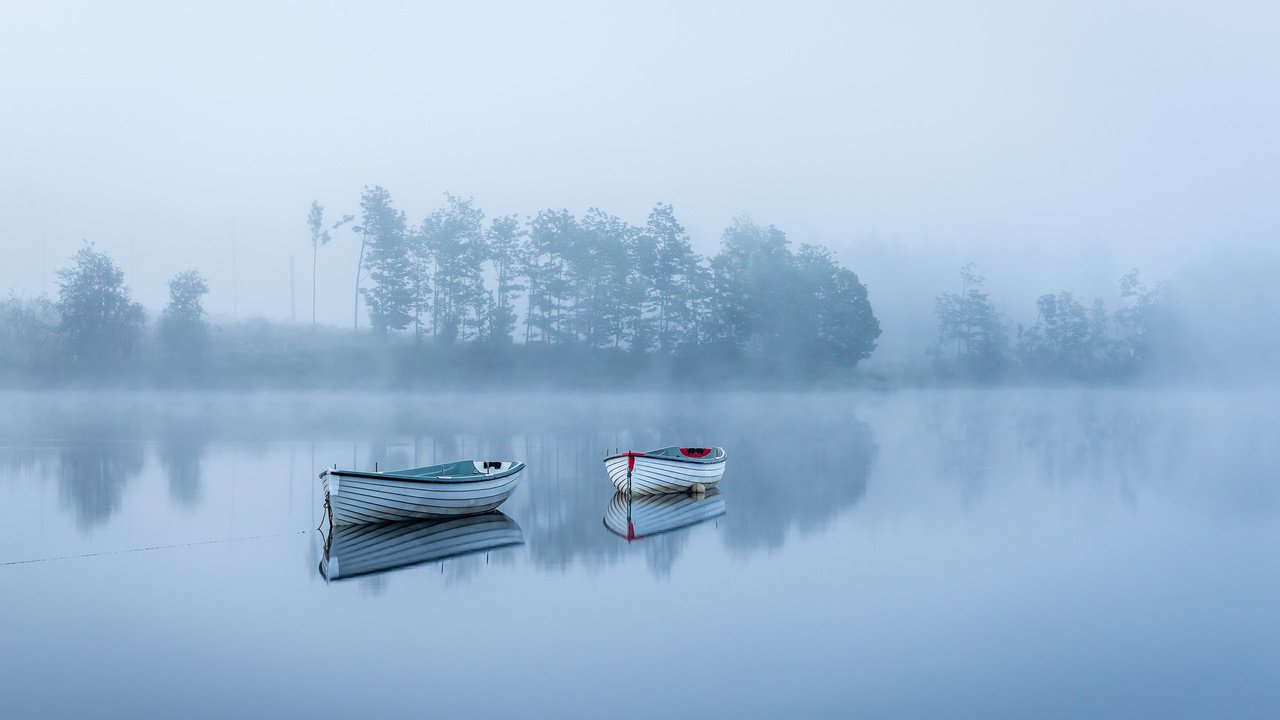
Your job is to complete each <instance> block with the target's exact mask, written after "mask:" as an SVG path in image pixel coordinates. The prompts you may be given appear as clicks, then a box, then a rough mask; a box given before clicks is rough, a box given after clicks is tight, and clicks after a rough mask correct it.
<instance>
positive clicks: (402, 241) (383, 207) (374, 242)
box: [360, 186, 417, 334]
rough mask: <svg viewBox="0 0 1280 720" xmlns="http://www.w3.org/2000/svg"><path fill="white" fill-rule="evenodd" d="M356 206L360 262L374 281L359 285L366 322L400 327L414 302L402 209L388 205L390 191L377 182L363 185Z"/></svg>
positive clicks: (410, 315) (379, 328) (406, 322)
mask: <svg viewBox="0 0 1280 720" xmlns="http://www.w3.org/2000/svg"><path fill="white" fill-rule="evenodd" d="M360 209H361V210H362V211H363V216H362V217H361V223H360V230H361V235H362V237H363V238H365V239H367V246H368V247H367V250H368V252H367V254H365V253H362V255H363V257H362V258H361V262H362V264H363V265H364V266H365V267H367V268H368V269H369V279H370V280H372V281H373V283H374V284H373V286H372V287H369V288H362V289H360V292H361V294H363V295H364V298H365V303H366V304H367V305H368V306H369V322H370V323H371V324H372V325H373V329H374V330H375V331H376V332H378V333H383V334H385V333H386V332H387V331H389V330H403V329H405V328H406V327H408V326H409V323H411V322H412V321H413V318H414V312H415V307H416V305H417V298H416V297H415V292H414V290H415V283H414V281H413V278H414V277H415V272H414V266H413V259H412V257H411V256H410V252H409V243H408V238H407V237H406V235H405V218H404V212H403V211H400V210H396V209H395V208H394V207H393V206H392V204H391V194H390V193H388V192H387V191H386V190H385V189H384V188H382V187H380V186H378V187H374V188H372V189H369V188H366V189H365V191H364V195H362V196H361V198H360Z"/></svg>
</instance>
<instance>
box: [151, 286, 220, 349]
mask: <svg viewBox="0 0 1280 720" xmlns="http://www.w3.org/2000/svg"><path fill="white" fill-rule="evenodd" d="M208 292H209V286H208V284H207V283H206V282H205V279H204V277H203V276H201V275H200V273H198V272H196V271H195V270H187V271H185V272H181V273H178V274H177V275H175V276H174V277H173V279H172V280H170V281H169V304H168V305H166V306H165V308H164V310H163V311H162V312H161V313H160V322H159V328H158V331H159V336H160V343H161V345H162V346H163V347H164V349H165V352H166V353H168V355H169V356H170V357H171V358H175V359H181V360H182V361H183V362H185V363H189V364H191V363H198V362H200V361H201V360H202V359H203V358H204V357H205V351H206V350H207V348H208V345H209V328H208V325H206V324H205V321H204V306H203V305H202V304H201V301H202V298H203V297H204V296H205V295H206V294H207V293H208Z"/></svg>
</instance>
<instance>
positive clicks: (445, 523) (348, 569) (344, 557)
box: [320, 512, 524, 580]
mask: <svg viewBox="0 0 1280 720" xmlns="http://www.w3.org/2000/svg"><path fill="white" fill-rule="evenodd" d="M522 543H524V534H523V532H521V530H520V526H519V525H517V524H516V522H515V521H514V520H512V519H511V518H509V517H507V516H506V515H503V514H502V513H500V512H491V513H485V514H483V515H467V516H464V517H457V518H451V519H448V520H414V521H409V522H400V523H377V524H366V525H343V526H338V527H334V528H331V529H330V530H329V534H328V536H327V537H326V538H325V546H324V556H323V558H322V559H321V561H320V573H321V575H323V576H324V578H325V579H326V580H342V579H344V578H349V577H357V576H362V575H371V574H375V573H382V572H387V571H389V570H396V569H400V568H406V567H411V566H414V565H420V564H422V563H427V562H435V561H439V560H445V559H447V558H454V557H459V556H462V555H470V554H472V553H477V552H486V551H489V550H494V549H497V548H501V547H508V546H511V545H520V544H522Z"/></svg>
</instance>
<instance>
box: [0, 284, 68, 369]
mask: <svg viewBox="0 0 1280 720" xmlns="http://www.w3.org/2000/svg"><path fill="white" fill-rule="evenodd" d="M57 340H58V311H57V307H56V306H55V305H54V303H53V302H51V301H50V300H49V298H47V297H45V296H43V295H41V296H39V297H36V298H32V299H30V300H27V299H24V298H21V297H18V296H16V295H10V296H9V299H8V300H6V301H4V302H3V303H0V370H12V371H15V372H17V373H19V374H26V375H32V374H38V373H40V372H42V371H47V370H48V369H49V368H50V367H51V365H52V364H53V361H54V360H55V359H56V357H57Z"/></svg>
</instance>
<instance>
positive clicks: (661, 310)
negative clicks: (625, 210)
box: [640, 203, 698, 352]
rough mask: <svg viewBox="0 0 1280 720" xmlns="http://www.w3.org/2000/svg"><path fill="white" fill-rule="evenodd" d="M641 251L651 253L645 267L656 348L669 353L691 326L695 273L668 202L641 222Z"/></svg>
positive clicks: (686, 240)
mask: <svg viewBox="0 0 1280 720" xmlns="http://www.w3.org/2000/svg"><path fill="white" fill-rule="evenodd" d="M644 235H645V251H646V253H649V252H651V253H652V257H653V262H652V264H648V265H642V266H640V267H642V268H647V269H648V273H649V279H650V282H649V283H648V285H649V291H650V292H651V293H652V299H651V302H652V305H653V307H654V308H655V314H656V323H657V339H658V349H659V350H660V351H662V352H670V351H671V350H672V349H673V348H674V346H675V345H677V344H679V342H680V341H681V339H682V338H685V337H687V335H688V332H689V329H690V327H691V326H692V325H693V321H694V318H693V303H694V298H693V294H692V281H691V278H692V277H693V276H694V275H695V274H697V272H698V270H697V268H698V257H697V255H695V254H694V252H693V246H692V245H691V244H690V242H689V236H688V235H687V234H686V233H685V230H684V226H682V225H681V224H680V223H679V222H678V221H677V220H676V216H675V211H674V210H673V209H672V207H671V206H670V205H667V204H663V203H658V204H657V205H655V206H654V208H653V210H652V211H650V213H649V219H648V221H647V222H646V223H645V228H644Z"/></svg>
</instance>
